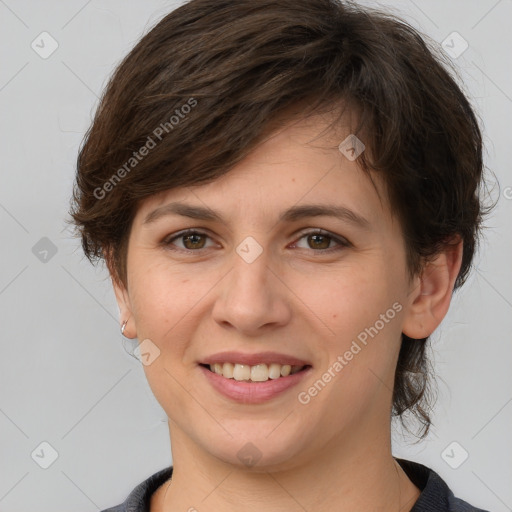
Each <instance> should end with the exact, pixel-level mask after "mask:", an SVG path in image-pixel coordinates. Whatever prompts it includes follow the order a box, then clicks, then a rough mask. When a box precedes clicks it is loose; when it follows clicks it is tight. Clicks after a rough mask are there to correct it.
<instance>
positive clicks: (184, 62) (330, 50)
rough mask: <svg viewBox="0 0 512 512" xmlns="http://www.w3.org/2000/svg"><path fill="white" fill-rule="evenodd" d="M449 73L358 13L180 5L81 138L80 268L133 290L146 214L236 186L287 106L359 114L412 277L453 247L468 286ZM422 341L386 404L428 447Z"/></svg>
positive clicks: (413, 42)
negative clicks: (158, 197)
mask: <svg viewBox="0 0 512 512" xmlns="http://www.w3.org/2000/svg"><path fill="white" fill-rule="evenodd" d="M443 63H444V64H445V65H443ZM448 67H451V66H450V65H449V63H448V60H447V59H446V58H445V57H444V56H443V55H442V54H441V53H440V52H439V51H436V49H435V48H434V46H433V45H432V44H431V43H428V38H426V36H423V37H422V36H421V35H420V34H419V33H418V32H417V31H416V30H415V29H414V28H412V27H411V26H410V25H408V24H407V23H406V22H405V21H403V20H401V19H400V18H398V17H397V16H395V15H390V14H388V13H385V12H380V11H378V10H375V9H369V8H366V7H365V8H363V7H360V6H357V5H355V4H354V3H353V2H350V3H349V2H342V1H339V0H258V1H254V0H192V1H190V2H187V3H185V4H183V5H182V6H180V7H179V8H177V9H176V10H174V11H173V12H171V13H170V14H168V15H167V16H165V17H164V18H163V19H162V20H161V21H160V22H159V23H157V24H156V26H154V27H153V28H152V29H151V30H150V31H149V32H148V33H147V34H146V35H145V36H144V37H142V39H141V40H140V41H139V42H138V43H137V45H136V46H135V47H134V48H133V50H132V51H131V52H130V53H129V54H128V55H127V56H126V57H125V58H124V60H123V61H122V62H121V63H120V65H119V66H118V67H117V69H116V70H115V73H114V74H113V76H112V77H111V79H110V81H109V83H108V85H107V87H106V89H105V91H104V94H103V96H102V99H101V102H100V104H99V106H98V109H97V112H96V116H95V118H94V121H93V123H92V125H91V127H90V128H89V130H88V132H87V134H86V136H85V138H84V142H83V145H82V147H81V149H80V153H79V157H78V162H77V175H76V184H75V188H74V193H73V203H72V207H71V214H72V216H73V219H74V222H75V223H76V225H77V227H78V229H79V232H80V235H81V239H82V246H83V249H84V251H85V254H86V255H87V257H88V258H89V259H90V260H91V261H92V260H94V259H97V258H102V257H106V258H107V262H108V263H109V268H110V269H111V273H112V274H113V275H114V277H115V278H116V279H119V281H120V282H123V283H126V248H127V240H128V237H129V234H130V229H131V224H132V220H133V217H134V214H135V212H136V210H137V207H138V204H139V203H140V201H141V200H142V199H144V198H146V197H148V196H151V195H153V194H155V193H158V192H161V191H164V190H168V189H172V188H175V187H182V186H189V185H193V184H199V183H206V182H208V181H211V180H215V179H216V178H218V177H219V176H222V175H223V174H225V173H227V172H228V171H229V170H230V169H231V168H232V167H233V166H234V165H235V164H236V163H237V162H239V161H240V160H242V159H243V158H244V157H245V156H246V155H248V153H249V152H250V151H251V150H253V149H254V148H255V146H256V145H257V144H258V143H259V141H260V140H261V137H262V134H264V133H266V132H267V131H268V129H269V127H271V126H273V125H272V124H271V123H270V120H275V119H279V118H280V116H282V115H283V113H285V112H290V110H289V109H290V107H293V106H294V105H297V106H298V105H300V109H299V108H298V109H297V112H298V113H299V114H300V115H301V116H303V117H307V116H308V115H310V114H312V113H316V112H320V111H322V110H323V111H333V109H334V107H335V106H339V105H341V104H345V105H347V104H350V105H353V106H356V107H357V111H358V114H359V115H358V122H359V124H358V126H357V128H356V129H355V130H354V132H353V133H354V134H356V135H358V136H359V137H360V138H362V140H364V144H365V145H366V148H367V150H366V151H365V152H363V153H362V154H361V156H360V157H359V158H358V162H359V163H360V165H361V168H362V169H363V170H364V171H365V172H368V173H369V171H373V172H376V173H380V174H381V176H382V178H383V180H384V182H385V184H386V187H387V191H388V194H389V199H390V204H391V208H392V210H393V212H394V213H395V214H396V215H397V216H398V218H399V219H400V221H401V225H402V229H403V233H404V238H405V241H406V246H407V256H408V263H409V269H410V270H411V272H413V273H417V272H420V270H421V268H422V262H424V261H426V259H427V258H429V257H431V256H432V255H435V254H436V253H437V252H439V250H440V249H441V248H442V247H443V246H444V245H445V244H446V243H447V242H448V241H449V240H450V239H451V238H452V237H453V236H454V235H459V236H460V237H461V238H462V240H463V260H462V267H461V270H460V273H459V275H458V277H457V281H456V287H458V286H460V285H461V284H462V283H463V282H464V280H465V278H466V276H467V274H468V272H469V269H470V266H471V261H472V258H473V253H474V250H475V244H476V241H477V234H478V230H479V226H480V224H481V218H482V213H483V209H482V205H481V202H480V199H479V189H480V185H481V180H482V171H483V164H482V137H481V132H480V129H479V125H478V122H477V119H476V116H475V114H474V112H473V110H472V107H471V105H470V103H469V101H468V99H467V98H466V96H465V95H464V93H463V92H462V90H461V89H460V87H459V86H458V85H457V83H456V81H455V79H454V78H453V77H452V75H451V73H450V72H449V70H448ZM452 71H453V72H455V74H456V71H455V70H454V69H452ZM185 106H187V107H186V108H185ZM333 126H334V125H333ZM157 134H158V135H157ZM157 139H158V140H157ZM150 140H151V141H152V142H150ZM160 141H162V142H160ZM152 143H155V145H154V146H153V144H152ZM150 146H151V147H150ZM144 147H146V150H143V148H144ZM141 156H142V158H141ZM426 342H427V338H425V339H421V340H412V339H409V338H407V337H406V336H405V335H403V340H402V345H401V350H400V354H399V359H398V365H397V370H396V375H395V384H394V391H393V413H394V414H395V415H398V416H400V418H402V419H403V413H404V412H406V411H410V412H413V413H415V414H416V415H417V417H418V418H419V419H420V421H421V422H422V430H423V435H425V434H426V433H427V432H428V428H429V426H430V418H429V415H428V411H427V409H426V408H425V407H424V405H423V404H424V402H425V401H424V399H425V398H426V397H425V391H426V389H427V384H428V378H427V377H428V371H427V358H426V356H425V347H426Z"/></svg>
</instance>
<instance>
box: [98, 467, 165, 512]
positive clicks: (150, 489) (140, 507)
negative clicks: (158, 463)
mask: <svg viewBox="0 0 512 512" xmlns="http://www.w3.org/2000/svg"><path fill="white" fill-rule="evenodd" d="M171 476H172V466H169V467H167V468H164V469H161V470H160V471H157V472H156V473H154V474H153V475H151V476H150V477H149V478H147V479H146V480H144V481H143V482H141V483H140V484H138V485H137V486H136V487H135V488H134V489H133V490H132V491H131V492H130V494H129V495H128V497H127V498H126V500H125V501H124V502H123V503H121V504H119V505H116V506H115V507H111V508H107V509H105V510H102V511H101V512H149V504H150V501H151V496H152V495H153V493H154V492H155V491H156V490H157V489H158V488H159V487H160V486H161V485H162V484H163V483H164V482H165V481H166V480H168V479H169V478H170V477H171Z"/></svg>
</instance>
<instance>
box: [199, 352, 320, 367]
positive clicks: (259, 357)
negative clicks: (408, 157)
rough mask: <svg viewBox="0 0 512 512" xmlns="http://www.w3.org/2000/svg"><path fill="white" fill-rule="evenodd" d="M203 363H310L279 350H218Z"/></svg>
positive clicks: (202, 362)
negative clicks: (252, 351) (251, 352)
mask: <svg viewBox="0 0 512 512" xmlns="http://www.w3.org/2000/svg"><path fill="white" fill-rule="evenodd" d="M200 363H201V364H215V363H233V364H237V363H238V364H247V365H249V366H255V365H257V364H271V363H278V364H289V365H291V366H294V365H295V366H307V365H309V364H310V363H308V362H307V361H304V360H303V359H299V358H297V357H294V356H289V355H286V354H280V353H279V352H259V353H257V354H244V353H243V352H218V353H217V354H213V355H211V356H207V357H205V358H204V359H203V360H202V361H200Z"/></svg>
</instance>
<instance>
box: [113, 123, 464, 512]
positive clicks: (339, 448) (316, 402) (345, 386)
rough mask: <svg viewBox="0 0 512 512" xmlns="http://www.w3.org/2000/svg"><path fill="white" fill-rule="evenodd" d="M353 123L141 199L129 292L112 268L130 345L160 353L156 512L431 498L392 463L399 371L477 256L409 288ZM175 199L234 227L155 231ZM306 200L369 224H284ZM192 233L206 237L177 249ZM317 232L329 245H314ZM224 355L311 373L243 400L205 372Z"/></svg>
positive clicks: (412, 281)
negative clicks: (353, 156) (163, 454)
mask: <svg viewBox="0 0 512 512" xmlns="http://www.w3.org/2000/svg"><path fill="white" fill-rule="evenodd" d="M350 123H351V119H350V117H348V118H347V123H346V127H345V129H344V130H340V133H338V134H333V133H330V135H325V134H323V135H322V136H320V137H319V134H320V132H321V131H322V130H323V129H324V128H325V126H326V124H325V119H323V118H321V117H319V116H317V117H310V118H308V119H305V120H301V121H298V122H293V123H288V124H286V125H285V127H284V128H283V129H281V130H279V131H277V132H275V133H273V134H272V135H271V136H270V137H269V138H267V139H266V140H265V141H264V142H262V144H260V145H259V146H258V147H257V148H256V149H255V150H254V151H253V152H252V153H251V154H250V155H249V156H248V157H246V158H245V159H244V160H243V161H242V162H240V163H239V164H237V166H236V167H234V168H233V169H232V170H231V171H230V172H229V173H228V174H226V175H224V176H222V177H221V178H219V179H217V180H215V181H214V182H211V183H208V184H201V185H198V186H193V187H186V188H179V189H173V190H168V191H164V192H162V193H160V194H158V195H155V196H152V197H150V198H148V199H146V200H145V201H144V202H143V203H141V205H140V207H139V209H138V211H137V214H136V216H135V218H134V221H133V225H132V229H131V233H130V239H129V244H128V252H127V282H126V285H124V284H122V283H120V282H119V280H118V279H116V278H115V275H114V274H113V283H114V289H115V293H116V297H117V300H118V304H119V307H120V312H121V321H123V320H125V319H127V320H128V323H127V326H126V330H125V335H126V336H128V337H131V338H135V337H137V338H138V339H139V341H142V340H145V339H150V340H151V342H152V343H154V345H156V346H157V347H158V349H159V350H160V355H159V356H158V357H157V358H156V359H155V360H154V361H153V362H152V363H151V364H149V365H145V366H144V371H145V373H146V376H147V379H148V382H149V384H150V386H151V388H152V391H153V393H154V394H155V397H156V398H157V400H158V401H159V403H160V404H161V406H162V407H163V409H164V410H165V411H166V413H167V415H168V418H169V431H170V437H171V445H172V455H173V466H174V473H173V478H172V483H171V482H168V483H166V484H164V485H163V486H161V487H160V488H159V489H158V491H157V492H156V493H155V494H154V495H153V497H152V500H151V511H152V512H158V511H164V510H165V511H174V510H183V511H186V510H194V509H196V510H200V511H201V512H208V511H212V512H213V511H215V512H223V511H233V510H239V509H240V505H241V504H242V505H243V509H244V510H246V511H260V510H262V509H263V508H264V509H265V510H266V511H267V512H271V511H274V510H275V511H278V510H279V511H282V510H290V511H303V510H310V511H312V510H314V511H332V510H340V511H351V512H355V511H368V510H372V511H373V510H375V511H376V510H379V511H383V512H384V511H390V512H391V511H393V512H395V511H397V510H401V511H408V510H410V509H411V508H412V506H413V504H414V502H415V501H416V500H417V498H418V496H419V490H418V489H417V488H416V487H415V486H414V485H413V484H412V482H411V481H410V480H409V479H408V477H407V476H406V474H405V473H404V472H403V471H402V470H401V469H400V468H399V467H398V465H397V463H396V462H395V461H394V459H393V457H392V454H391V442H390V437H391V433H390V410H391V398H392V396H391V390H392V387H393V377H394V371H395V367H396V362H397V357H398V350H399V347H400V342H401V333H402V332H403V333H405V334H407V335H408V336H410V337H412V338H423V337H425V336H428V335H430V334H431V333H432V331H434V329H435V328H436V327H437V326H438V325H439V323H440V322H441V320H442V319H443V317H444V316H445V314H446V313H447V310H448V307H449V303H450V298H451V293H452V290H453V285H454V281H455V278H456V276H457V273H458V271H459V268H460V263H461V255H462V248H461V243H460V242H459V243H457V244H452V245H450V246H447V248H446V250H445V251H444V252H442V253H440V254H439V255H438V256H437V257H436V258H435V259H434V260H432V261H431V262H430V263H429V264H428V265H425V267H424V270H423V272H422V273H421V275H417V276H414V277H413V278H411V276H410V275H409V273H408V268H407V264H406V257H405V254H406V253H405V246H404V239H403V236H402V232H401V227H400V223H399V222H398V220H397V219H396V218H395V217H393V215H392V214H391V212H390V207H389V203H388V200H387V196H386V192H385V189H384V187H383V184H382V183H381V182H380V179H379V177H378V176H373V181H374V182H375V183H374V184H373V183H372V182H371V181H370V179H369V178H368V177H367V176H366V175H365V174H364V173H363V172H362V171H361V170H360V168H359V167H358V165H357V160H356V161H354V162H352V161H349V160H348V159H347V158H346V157H345V156H343V155H342V154H341V153H340V151H339V150H338V149H337V145H338V144H339V143H340V142H341V141H342V140H344V138H345V137H346V136H347V135H348V134H349V133H351V132H350V129H349V127H350V125H351V124H350ZM177 200H179V201H183V202H186V203H189V204H193V205H197V206H207V207H208V208H211V209H212V210H216V211H218V212H220V213H221V214H222V215H223V217H224V218H225V219H226V224H223V223H220V222H217V221H203V220H194V219H189V218H186V217H182V216H178V215H169V216H164V217H161V218H160V219H158V220H157V221H155V222H152V223H149V224H144V222H143V221H144V219H145V217H146V216H147V215H148V214H149V213H150V212H152V211H153V210H155V209H156V208H158V207H160V206H162V205H165V204H167V203H169V202H171V201H177ZM306 203H320V204H327V203H329V204H335V205H339V206H344V207H345V208H348V209H350V210H352V211H353V212H355V213H357V214H358V215H360V216H362V217H364V218H365V219H366V220H367V221H368V226H367V227H361V226H358V225H355V224H353V223H350V222H349V221H347V220H342V219H337V218H333V217H324V216H322V217H311V218H307V219H301V220H297V221H294V222H292V223H281V222H278V216H279V214H280V213H281V212H282V211H284V210H285V209H287V208H289V207H291V206H294V205H297V204H300V205H302V204H306ZM187 228H196V229H197V230H199V231H200V232H203V233H206V236H202V237H201V236H200V237H199V238H196V239H195V240H194V241H193V242H192V243H191V242H190V241H189V242H187V240H186V239H184V238H177V239H175V240H174V241H173V242H172V243H171V242H169V239H170V238H172V236H170V235H173V234H175V233H178V232H179V231H181V230H184V229H187ZM315 228H321V229H323V230H325V231H327V232H328V236H326V238H321V237H320V239H319V240H318V239H315V238H314V237H311V236H309V237H308V236H304V234H305V233H308V232H311V231H312V230H314V229H315ZM248 236H251V237H253V238H254V239H255V240H256V241H257V242H258V244H259V245H260V246H261V248H262V249H263V252H262V253H261V255H260V256H259V257H258V258H257V259H256V260H255V261H253V262H252V263H247V262H246V261H245V260H244V259H243V258H242V257H240V256H239V255H238V254H237V252H236V248H237V246H238V245H239V244H240V243H241V242H242V241H243V240H244V239H245V238H246V237H248ZM329 236H332V237H333V238H329ZM336 239H340V240H341V241H343V240H347V241H349V244H344V245H340V244H339V243H337V242H336ZM165 241H167V242H169V243H168V244H167V245H165V243H164V242H165ZM194 243H195V245H194ZM195 247H198V248H195ZM172 248H174V249H175V250H172ZM187 248H188V249H189V251H188V252H187V251H186V249H187ZM333 248H337V249H333ZM180 249H181V251H180ZM328 249H331V250H330V251H329V250H328ZM322 251H323V252H322ZM110 268H112V267H110ZM396 303H398V304H399V305H400V306H401V310H400V311H399V312H397V313H396V315H395V316H394V318H393V319H392V320H389V321H388V322H386V324H385V326H384V328H382V329H380V330H379V332H378V334H377V335H376V336H374V337H373V338H370V339H369V342H368V344H367V345H366V346H364V348H362V350H361V351H360V352H359V353H358V354H357V355H355V356H354V357H353V359H352V360H351V361H349V362H348V364H347V365H346V366H344V368H343V369H342V371H340V372H338V373H336V376H335V377H334V378H332V379H331V381H330V382H329V383H328V384H327V385H326V386H325V387H324V388H323V389H322V390H321V391H320V392H319V393H318V394H317V395H316V396H314V397H312V398H311V400H310V401H309V403H307V404H302V403H300V402H299V400H298V397H297V395H298V393H299V392H301V391H307V390H308V388H309V387H310V386H312V385H313V384H314V383H315V382H316V381H317V380H318V379H320V378H321V377H322V374H324V372H326V371H327V370H328V368H329V367H332V365H333V363H334V362H335V361H336V360H337V357H338V356H339V355H343V354H344V353H345V352H346V351H347V350H348V349H349V348H350V346H351V343H352V341H353V340H355V339H356V337H357V335H358V334H359V333H361V332H362V331H364V329H365V328H368V327H370V326H374V325H375V324H376V321H377V320H379V318H381V317H380V315H382V314H385V313H386V311H387V310H389V309H390V308H392V305H393V304H396ZM224 350H234V351H241V352H246V353H257V352H261V351H269V350H272V351H277V352H282V353H285V354H290V355H294V356H296V357H299V358H302V359H305V360H307V361H309V362H310V364H311V365H312V367H313V369H312V371H311V372H310V374H309V375H308V376H307V378H305V379H303V380H302V381H301V383H300V384H299V385H298V386H295V387H293V388H292V389H290V390H287V391H286V392H284V393H282V394H281V395H279V396H277V397H275V398H273V399H271V400H269V401H267V402H265V403H263V404H257V405H251V404H240V403H237V402H234V401H232V400H230V399H228V398H226V397H224V396H223V395H220V394H219V393H218V392H217V391H215V390H214V389H213V388H212V387H211V385H210V384H209V383H208V381H207V379H206V378H205V377H204V375H203V374H202V373H201V371H200V369H199V367H198V365H197V363H198V362H199V361H201V360H202V359H204V358H205V357H206V356H207V355H211V354H214V353H217V352H220V351H224ZM248 442H251V443H252V444H253V445H255V446H256V447H257V449H258V451H259V453H260V454H261V458H260V460H259V461H258V462H257V464H256V465H254V466H252V467H248V466H246V465H244V464H243V462H242V461H241V460H240V459H239V458H238V456H237V453H238V451H239V450H240V449H242V447H244V446H245V445H246V443H248ZM168 484H170V485H168Z"/></svg>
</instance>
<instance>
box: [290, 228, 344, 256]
mask: <svg viewBox="0 0 512 512" xmlns="http://www.w3.org/2000/svg"><path fill="white" fill-rule="evenodd" d="M303 238H305V239H306V243H307V244H308V246H309V247H306V249H308V248H312V249H313V250H315V252H331V251H339V250H341V249H343V248H345V247H349V246H350V242H348V241H347V240H345V239H344V238H342V237H336V236H334V235H332V234H330V233H328V232H326V231H324V230H322V229H317V230H313V231H308V232H306V233H302V236H301V237H300V238H299V240H302V239H303ZM331 242H335V243H336V244H337V247H329V246H330V245H331Z"/></svg>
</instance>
